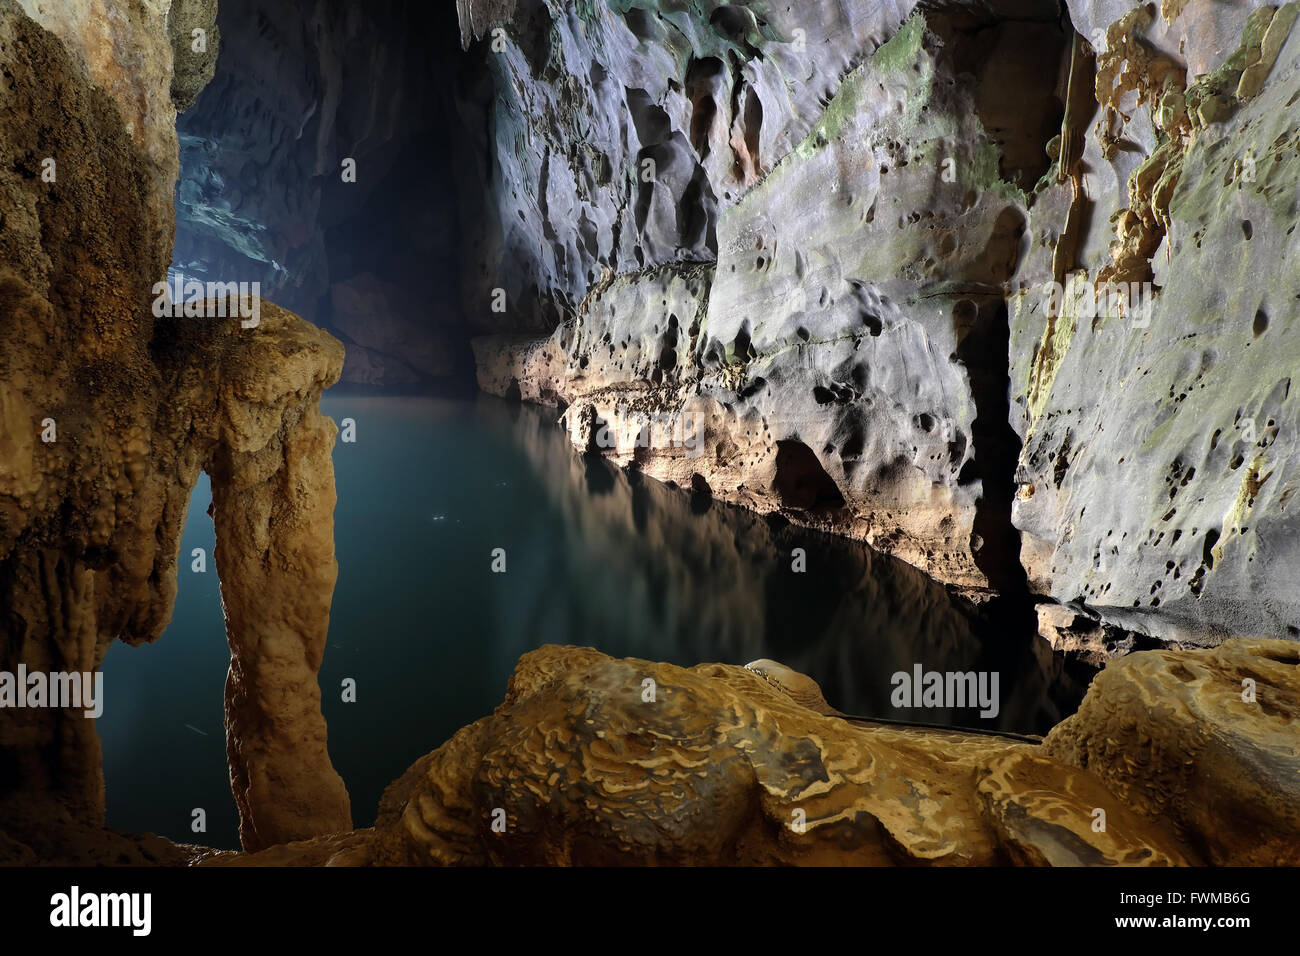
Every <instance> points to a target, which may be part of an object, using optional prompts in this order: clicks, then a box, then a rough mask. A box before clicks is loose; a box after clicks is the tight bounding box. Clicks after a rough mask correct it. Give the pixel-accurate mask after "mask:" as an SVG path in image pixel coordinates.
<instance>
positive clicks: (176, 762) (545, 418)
mask: <svg viewBox="0 0 1300 956" xmlns="http://www.w3.org/2000/svg"><path fill="white" fill-rule="evenodd" d="M322 405H323V409H324V411H325V413H326V414H327V415H330V416H331V417H332V418H334V419H335V421H342V420H343V419H344V418H352V419H354V420H355V422H356V442H355V443H352V444H345V443H342V442H340V443H338V444H336V446H335V449H334V466H335V474H336V481H337V486H338V494H339V503H338V508H337V510H336V513H335V541H336V549H337V554H338V562H339V580H338V586H337V588H336V590H335V594H334V604H333V609H332V612H331V620H330V633H329V641H328V646H327V648H326V652H325V659H324V664H323V666H322V669H321V675H320V683H321V688H322V693H323V698H324V709H325V716H326V719H327V721H328V724H329V743H330V753H331V756H332V758H333V761H334V765H335V767H336V768H337V769H338V771H339V773H340V774H341V775H342V776H343V779H344V781H345V782H346V784H347V786H348V791H349V793H350V794H351V797H352V808H353V818H354V821H355V823H356V824H357V825H358V826H366V825H369V824H370V823H372V822H373V821H374V815H375V809H376V806H377V803H378V800H379V796H380V794H381V793H382V791H383V788H384V787H385V786H387V785H388V784H389V783H390V782H392V781H393V780H394V779H396V778H397V777H398V776H399V775H400V774H401V773H402V772H403V771H404V770H405V769H406V768H407V767H408V766H409V765H410V764H411V763H412V762H413V761H414V760H416V759H417V758H418V757H420V756H421V755H423V754H425V753H427V752H429V751H430V750H433V749H434V748H436V747H437V746H438V745H439V744H440V743H442V742H443V741H444V740H446V739H447V738H448V737H450V736H451V735H452V734H454V733H455V732H456V731H457V730H458V729H459V728H460V727H462V726H464V725H465V724H468V723H471V722H472V721H474V720H477V719H478V718H480V717H483V716H486V715H487V714H489V713H491V711H492V709H493V708H494V707H495V706H496V705H497V704H499V703H500V702H501V698H502V695H503V693H504V691H505V685H506V679H507V678H508V677H509V675H510V672H511V671H512V670H513V668H514V665H515V662H516V661H517V660H518V658H519V656H520V655H521V654H523V653H524V652H526V651H528V650H531V649H533V648H535V647H538V646H540V645H541V644H545V643H557V644H582V645H587V646H592V647H596V648H599V649H600V650H602V651H605V652H606V653H609V654H612V655H615V656H631V657H642V658H647V659H651V660H663V661H669V662H672V663H675V664H681V665H686V666H689V665H694V664H698V663H701V662H705V661H722V662H727V663H733V664H744V663H746V662H748V661H751V660H754V659H756V658H760V657H769V658H774V659H776V660H780V661H782V662H784V663H786V664H788V665H790V666H791V667H794V668H795V669H797V670H801V671H804V672H805V673H808V674H810V675H812V676H813V677H815V678H816V679H817V680H818V681H819V682H820V683H821V684H822V687H823V688H824V690H825V692H826V696H827V698H828V699H829V700H830V702H831V703H832V704H834V705H835V706H837V707H839V708H840V709H842V710H845V711H848V712H850V713H856V714H863V715H868V716H886V717H891V718H904V719H908V718H910V719H918V720H925V721H932V722H940V723H948V724H960V725H966V726H986V727H995V728H999V729H1009V730H1017V731H1028V732H1042V731H1045V730H1046V729H1047V728H1048V727H1050V726H1051V725H1052V724H1053V723H1055V722H1056V721H1057V720H1059V719H1060V718H1061V717H1062V716H1064V715H1065V714H1068V713H1069V712H1070V711H1071V710H1073V708H1074V707H1075V706H1077V703H1078V699H1079V696H1080V695H1081V693H1082V690H1083V684H1082V682H1081V681H1080V679H1079V677H1078V675H1074V674H1071V673H1068V672H1066V670H1065V668H1064V665H1063V662H1062V661H1060V660H1059V659H1056V658H1053V657H1051V656H1050V655H1049V654H1047V653H1046V650H1045V645H1044V644H1043V642H1042V641H1041V640H1038V639H1036V638H1034V637H1033V636H1032V634H1031V633H1030V631H1031V630H1032V628H1031V627H1029V626H1027V625H1026V626H1021V625H1022V624H1023V623H1024V622H1023V620H1022V619H1018V618H1013V617H1011V618H1009V617H1006V616H1004V617H1000V618H996V619H994V618H988V617H986V616H985V615H982V614H977V613H976V612H974V611H973V610H972V609H971V608H970V607H969V606H967V605H965V604H964V603H962V602H958V601H955V600H954V599H953V598H952V597H951V596H950V595H949V594H948V592H947V591H946V590H945V589H944V588H943V587H941V586H940V585H938V584H936V583H935V582H933V581H931V580H930V579H929V578H927V577H926V576H925V575H923V574H922V573H920V572H919V571H917V570H915V569H914V568H912V567H910V566H909V565H906V564H904V563H902V562H900V561H897V560H894V559H892V558H889V557H886V556H882V555H879V554H876V553H874V552H872V551H871V550H870V549H869V548H867V547H866V546H865V545H861V544H858V543H856V542H852V541H847V540H843V539H840V538H835V537H832V536H827V535H822V534H818V533H815V532H809V531H805V530H801V529H798V528H796V527H793V526H790V525H788V524H786V523H785V522H783V521H781V520H780V519H768V518H763V517H760V516H757V515H754V514H752V513H750V512H747V511H744V510H741V509H738V508H733V507H730V506H725V505H722V504H720V503H718V502H716V501H713V500H711V499H709V498H707V497H702V496H700V495H695V494H690V493H687V492H684V491H681V490H678V489H675V488H671V487H668V486H665V485H662V484H660V483H658V482H656V481H654V480H652V479H648V478H644V477H642V476H640V475H638V474H636V473H635V472H632V473H627V472H624V471H621V470H619V469H617V468H614V467H612V466H611V465H609V464H608V463H607V462H605V461H603V460H599V459H596V460H591V459H584V458H583V457H581V456H579V455H577V454H576V453H575V452H574V451H573V449H572V448H571V446H570V445H569V443H568V441H567V439H566V438H565V436H564V434H563V432H562V431H561V430H560V429H559V428H557V427H556V426H555V424H554V420H555V417H556V413H555V412H554V411H553V410H548V409H539V408H535V407H531V406H520V405H512V404H508V403H506V402H503V401H500V400H497V399H493V398H489V397H486V396H481V397H479V398H477V399H467V400H442V399H428V398H391V397H384V398H379V397H351V396H346V395H343V396H340V395H334V396H328V397H326V399H325V400H324V401H323V403H322ZM210 501H211V493H210V490H209V486H208V483H207V479H206V477H205V478H204V479H202V480H201V482H200V484H199V486H198V488H197V489H196V491H195V493H194V497H193V500H192V501H191V505H190V512H189V516H188V520H187V522H186V526H185V531H184V537H183V542H182V558H183V560H182V562H181V573H180V593H179V597H178V599H177V602H176V611H175V616H174V617H173V620H172V622H171V625H170V626H169V627H168V629H167V632H166V634H164V636H163V637H162V639H161V640H160V641H159V642H158V643H157V644H155V645H153V646H149V647H143V648H130V647H127V646H125V645H120V644H119V645H115V646H114V647H113V648H112V649H111V650H110V651H109V654H108V657H107V659H106V661H105V664H104V672H105V697H106V707H105V711H104V715H103V717H102V718H101V719H100V721H99V732H100V736H101V739H102V741H103V749H104V771H105V777H106V781H107V789H108V793H107V799H108V822H109V825H110V826H112V827H116V828H118V829H122V830H128V831H133V832H143V831H152V832H155V833H161V834H163V835H165V836H168V837H171V838H173V839H175V840H180V841H188V842H198V843H204V844H207V845H210V846H217V847H226V848H235V847H237V845H238V837H237V818H236V814H235V809H234V803H233V800H232V798H231V795H230V787H229V779H228V774H227V767H226V755H225V737H224V726H223V705H222V696H223V692H224V686H225V676H226V669H227V666H228V664H229V651H228V649H227V646H226V641H225V632H224V626H223V619H222V614H221V601H220V591H219V586H218V581H217V576H216V571H215V569H214V567H213V564H212V560H211V553H212V546H213V544H214V534H213V528H212V522H211V519H210V518H209V517H208V515H207V513H206V511H207V507H208V504H209V502H210ZM195 548H202V549H204V552H205V554H206V556H207V565H208V566H207V571H206V573H195V572H193V571H191V569H190V567H191V559H190V557H189V556H190V555H191V552H192V551H193V549H195ZM496 548H503V549H505V553H506V571H505V573H504V574H497V573H493V572H492V570H491V564H492V552H493V550H494V549H496ZM795 548H802V549H804V551H805V552H806V555H807V571H806V572H804V573H795V572H794V571H793V570H792V567H791V565H792V551H793V549H795ZM917 663H920V664H922V665H923V667H925V668H926V669H928V670H941V671H942V670H996V671H998V672H999V674H1000V690H1001V698H1002V699H1001V701H1000V712H999V714H998V717H997V719H996V720H981V719H980V717H979V715H978V713H976V711H975V710H973V709H966V710H899V709H895V708H893V707H892V706H890V699H889V698H890V692H891V690H892V685H891V683H890V676H891V675H892V674H893V673H894V672H895V671H900V670H902V671H908V672H910V671H911V670H912V668H913V665H914V664H917ZM346 678H352V679H354V680H355V681H356V686H357V695H356V702H355V703H345V702H344V701H343V700H342V685H343V681H344V680H345V679H346ZM200 807H201V808H203V809H204V810H205V811H206V816H207V831H206V833H201V834H199V833H193V832H192V831H191V820H192V818H193V816H192V811H193V810H194V809H195V808H200Z"/></svg>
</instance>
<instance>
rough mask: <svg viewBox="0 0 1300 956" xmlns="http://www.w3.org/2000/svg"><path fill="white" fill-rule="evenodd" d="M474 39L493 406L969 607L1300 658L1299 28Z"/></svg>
mask: <svg viewBox="0 0 1300 956" xmlns="http://www.w3.org/2000/svg"><path fill="white" fill-rule="evenodd" d="M458 9H459V12H460V16H461V27H462V42H463V44H464V45H465V46H466V48H467V49H468V51H469V58H470V60H471V62H473V63H477V64H480V66H479V67H478V72H477V73H473V71H472V70H470V69H469V68H467V69H466V70H465V71H464V75H466V76H476V77H477V80H476V82H474V83H464V84H462V85H461V86H460V87H459V88H458V97H459V98H458V102H459V104H460V109H461V111H462V115H464V116H465V117H466V124H465V125H466V126H467V128H471V129H473V128H475V127H476V126H477V127H479V128H482V129H483V130H484V134H483V137H482V139H481V140H480V141H479V142H478V144H477V145H478V147H479V149H480V152H481V155H480V156H479V159H478V166H477V169H476V171H474V170H471V171H474V172H475V175H477V177H478V182H479V184H480V187H481V189H480V191H481V192H482V193H483V194H485V195H487V197H488V200H487V204H486V205H487V209H488V214H487V215H486V217H484V218H483V219H482V222H483V227H482V230H481V234H480V235H479V236H478V237H477V239H475V240H474V243H475V244H474V245H472V246H471V247H470V249H469V254H470V261H469V263H468V264H467V269H466V273H467V275H466V285H465V288H464V296H465V309H466V312H467V314H472V313H474V311H475V310H477V311H478V312H479V313H481V314H482V315H484V316H486V318H485V320H484V321H487V322H495V324H496V326H497V329H498V332H499V334H496V335H492V336H486V337H483V338H480V339H477V340H475V342H474V348H475V354H476V362H477V371H478V377H479V383H480V386H481V387H482V388H484V389H485V390H488V391H491V392H495V393H497V394H511V395H514V394H518V395H519V396H520V397H522V398H525V399H528V400H533V401H543V402H550V403H554V404H558V405H560V406H561V407H562V408H564V409H565V411H564V421H565V423H566V424H567V426H568V427H569V430H570V434H571V436H572V438H573V440H574V442H575V444H576V445H578V446H579V447H580V448H582V449H584V450H599V451H602V452H603V453H605V454H607V455H609V456H611V457H612V458H614V459H615V460H616V461H618V462H619V463H621V464H633V463H635V465H636V466H637V467H639V468H641V469H643V470H645V471H646V472H647V473H649V474H652V475H655V476H657V477H661V478H664V479H668V480H673V481H677V482H678V483H679V484H682V485H684V486H690V485H692V484H694V483H702V484H703V485H704V486H707V487H708V488H709V489H710V490H711V491H712V492H713V493H714V494H717V495H720V496H722V497H724V498H727V499H728V500H733V501H737V502H739V503H742V504H746V505H749V506H751V507H755V508H758V509H759V510H764V511H771V510H782V511H784V512H785V513H786V514H788V515H789V516H791V517H793V518H795V519H796V520H800V521H803V522H805V523H809V524H814V525H819V526H825V527H830V528H833V529H834V530H837V531H841V532H844V533H848V534H851V535H854V536H857V537H861V538H863V539H865V540H867V541H869V542H871V543H872V544H873V545H874V546H876V547H878V548H881V549H882V550H885V551H888V552H890V553H893V554H896V555H898V556H900V557H903V558H904V559H905V560H907V561H909V562H911V563H913V564H915V565H917V566H918V567H920V568H922V569H924V570H926V571H927V572H928V573H930V574H932V575H934V576H935V577H937V578H939V579H940V580H942V581H945V582H947V583H949V584H952V585H954V586H956V587H958V588H960V589H962V590H964V591H966V592H967V593H970V594H979V593H982V592H983V593H991V592H997V593H1002V594H1032V595H1036V596H1037V599H1038V600H1050V601H1056V602H1060V603H1062V604H1069V605H1070V606H1071V607H1073V608H1075V609H1076V610H1077V611H1079V612H1080V613H1081V614H1084V615H1086V616H1087V618H1088V619H1089V620H1097V619H1100V620H1102V621H1104V622H1105V625H1106V626H1107V627H1123V628H1128V629H1131V630H1132V631H1135V632H1138V633H1141V634H1147V635H1152V636H1157V637H1161V638H1164V639H1171V640H1180V641H1206V640H1216V639H1219V638H1221V637H1223V636H1225V635H1228V634H1250V635H1259V636H1271V637H1295V636H1297V635H1296V632H1295V630H1294V627H1295V625H1296V622H1297V621H1300V605H1298V604H1297V603H1296V598H1295V595H1294V593H1293V589H1289V588H1287V587H1286V586H1285V581H1286V580H1287V579H1288V576H1289V575H1293V570H1292V569H1293V568H1294V567H1295V559H1296V557H1297V555H1296V554H1295V547H1296V545H1295V544H1294V542H1295V541H1296V540H1297V538H1296V535H1295V533H1294V532H1295V523H1294V522H1295V519H1294V510H1295V508H1294V504H1293V501H1294V494H1295V488H1296V484H1295V483H1296V481H1297V480H1300V479H1296V478H1294V477H1293V472H1294V469H1290V468H1288V467H1286V466H1287V464H1288V463H1290V462H1293V461H1294V459H1295V456H1296V455H1297V454H1300V443H1298V442H1297V439H1296V437H1295V436H1296V428H1295V425H1296V424H1297V422H1296V415H1297V410H1296V408H1297V407H1296V405H1295V398H1294V397H1292V396H1291V394H1290V393H1291V389H1290V381H1289V379H1290V375H1291V372H1290V368H1291V367H1293V366H1294V364H1295V358H1296V356H1297V354H1300V351H1298V350H1300V345H1298V344H1297V343H1296V342H1295V341H1294V337H1293V336H1292V335H1291V331H1292V329H1293V328H1294V326H1295V322H1294V321H1293V318H1294V315H1295V312H1296V310H1297V307H1298V306H1297V299H1296V295H1295V291H1296V290H1295V289H1292V288H1290V286H1291V285H1294V279H1295V270H1294V269H1288V268H1286V267H1285V266H1284V265H1283V263H1284V261H1288V260H1289V258H1291V257H1293V253H1294V250H1295V246H1294V243H1295V241H1296V240H1295V238H1294V228H1295V219H1296V213H1297V208H1296V196H1297V194H1298V190H1297V185H1300V184H1297V182H1296V180H1295V176H1296V174H1297V165H1296V162H1295V158H1296V143H1297V140H1296V135H1297V134H1296V129H1295V123H1294V116H1295V111H1294V108H1293V107H1294V100H1295V96H1296V94H1297V91H1298V89H1300V87H1298V86H1297V84H1298V83H1300V78H1298V76H1300V69H1298V65H1297V60H1296V55H1297V54H1296V51H1297V49H1300V31H1294V30H1292V29H1291V23H1292V20H1293V19H1294V11H1295V9H1296V7H1295V5H1293V4H1288V5H1286V6H1283V7H1281V8H1280V10H1279V12H1278V13H1277V14H1276V16H1275V15H1274V13H1273V8H1272V7H1267V6H1264V5H1260V4H1254V3H1251V4H1241V5H1236V6H1232V7H1226V6H1223V5H1220V4H1213V3H1208V2H1205V3H1201V2H1197V0H1189V2H1187V3H1184V4H1165V5H1164V6H1163V7H1161V8H1159V9H1157V8H1156V7H1155V6H1154V5H1146V6H1139V5H1137V4H1129V3H1123V2H1115V3H1100V4H1097V3H1094V4H1086V3H1071V4H1070V5H1069V6H1068V7H1062V6H1059V5H1057V4H1051V3H1042V4H1039V3H996V4H991V5H989V4H982V5H980V4H965V3H956V2H934V3H922V4H917V5H913V4H901V5H892V4H874V3H873V4H868V3H853V4H829V3H826V4H823V3H812V4H804V5H801V6H800V7H799V8H798V9H797V10H795V9H793V8H791V9H789V10H786V9H783V8H777V7H775V6H773V5H769V4H765V3H751V4H744V5H740V4H734V5H729V4H718V3H708V4H703V5H701V6H700V7H698V8H695V7H692V8H689V9H681V8H679V7H678V6H677V5H672V4H660V3H654V2H648V0H647V2H613V3H603V2H593V3H579V4H564V3H545V2H541V0H536V2H528V0H520V2H517V3H510V4H502V3H495V4H489V3H475V2H474V0H463V2H461V3H460V4H459V5H458ZM1203 74H1204V75H1203ZM1202 75H1203V76H1202ZM1248 152H1249V153H1250V154H1251V155H1252V159H1253V166H1251V168H1250V174H1249V175H1250V177H1251V181H1250V182H1246V181H1245V178H1244V174H1243V168H1242V167H1243V157H1245V156H1246V155H1247V153H1248ZM647 159H648V160H652V161H653V163H654V166H653V171H654V175H652V176H651V177H650V178H649V179H648V180H647V179H646V177H645V176H644V169H645V167H644V162H645V161H646V160H647ZM463 192H464V193H469V192H470V191H469V190H464V191H463ZM465 221H468V220H465ZM1228 262H1230V263H1235V264H1234V265H1232V266H1227V265H1225V263H1228ZM1085 280H1086V281H1088V282H1091V283H1101V282H1106V281H1114V282H1120V281H1122V282H1126V283H1128V282H1137V283H1139V286H1140V283H1142V282H1144V281H1150V282H1151V283H1152V287H1151V292H1152V295H1151V296H1150V297H1149V298H1150V300H1151V301H1152V302H1153V308H1152V310H1151V312H1150V315H1149V322H1148V321H1143V319H1142V317H1141V316H1140V315H1137V314H1129V313H1126V312H1125V311H1124V309H1123V308H1122V307H1118V306H1117V307H1115V308H1110V311H1109V312H1108V311H1107V309H1108V308H1109V306H1108V305H1107V304H1106V303H1105V302H1103V307H1102V313H1103V318H1102V319H1100V320H1093V319H1077V317H1076V313H1077V312H1079V311H1080V310H1079V309H1078V308H1076V307H1075V304H1074V303H1067V307H1066V308H1065V309H1064V310H1063V314H1062V315H1060V316H1059V317H1052V318H1051V319H1050V320H1049V318H1048V316H1047V315H1046V314H1045V310H1046V307H1047V303H1048V299H1049V296H1048V294H1047V292H1046V289H1045V285H1046V284H1047V283H1051V282H1052V281H1056V282H1059V283H1061V284H1062V285H1063V286H1064V285H1067V284H1070V285H1071V288H1079V287H1081V285H1082V283H1083V282H1084V281H1085ZM1243 293H1244V294H1243ZM503 300H504V302H505V303H506V307H505V309H504V311H497V312H494V311H493V306H494V305H497V306H498V307H499V305H500V303H501V302H502V301H503ZM1247 300H1249V301H1247ZM1093 311H1094V312H1095V311H1096V309H1095V308H1094V309H1093ZM493 316H495V318H493ZM655 416H660V417H662V416H667V417H668V418H670V419H671V418H672V417H674V416H676V417H677V418H678V419H679V420H681V421H684V422H694V423H702V424H701V426H700V428H701V438H702V440H703V446H704V453H703V454H688V453H686V452H685V451H683V449H682V448H681V447H680V446H679V445H678V444H675V443H674V442H672V441H671V440H669V438H668V437H666V433H665V432H663V431H662V430H655V429H654V428H653V427H652V428H651V430H650V431H649V432H648V433H647V432H645V431H644V429H645V426H646V424H647V423H648V422H652V421H653V420H654V418H655ZM1246 419H1250V420H1251V421H1252V422H1253V423H1254V424H1253V428H1254V432H1253V435H1252V437H1251V438H1250V440H1249V441H1246V440H1245V439H1244V438H1243V437H1242V435H1241V434H1239V433H1240V432H1241V430H1242V427H1243V425H1242V423H1243V421H1244V420H1246ZM647 435H648V441H647ZM783 449H784V450H785V451H786V454H785V455H783V454H782V450H783ZM792 463H793V468H794V471H795V472H798V474H793V473H792ZM792 482H794V483H795V484H798V483H800V482H802V483H804V484H805V485H806V484H807V483H809V482H811V483H813V484H815V485H818V486H820V487H823V488H825V489H828V490H827V491H826V493H824V494H818V495H813V496H812V497H809V496H808V495H806V494H804V495H793V496H792V495H791V494H789V493H788V489H789V488H790V487H791V486H792ZM828 482H829V484H828ZM783 489H785V490H783ZM1171 494H1172V498H1176V499H1177V501H1173V500H1172V498H1171ZM1174 508H1176V509H1177V512H1176V515H1175V514H1169V516H1168V517H1166V515H1167V514H1168V513H1169V512H1170V511H1171V509H1174ZM1171 522H1172V523H1171ZM1162 532H1163V535H1162ZM1175 532H1177V534H1175ZM1171 539H1173V540H1172V541H1171ZM1211 539H1212V540H1211ZM1103 556H1104V557H1103ZM1134 568H1136V569H1137V571H1136V573H1132V569H1134Z"/></svg>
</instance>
